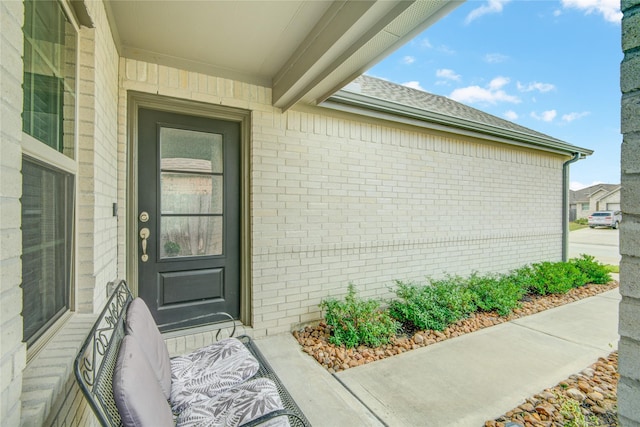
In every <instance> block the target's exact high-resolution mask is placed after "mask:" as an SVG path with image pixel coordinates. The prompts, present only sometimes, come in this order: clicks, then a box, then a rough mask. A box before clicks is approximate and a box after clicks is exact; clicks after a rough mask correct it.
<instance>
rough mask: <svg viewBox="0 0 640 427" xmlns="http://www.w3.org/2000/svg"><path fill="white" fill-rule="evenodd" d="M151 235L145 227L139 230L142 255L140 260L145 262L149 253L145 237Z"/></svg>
mask: <svg viewBox="0 0 640 427" xmlns="http://www.w3.org/2000/svg"><path fill="white" fill-rule="evenodd" d="M150 235H151V232H150V231H149V229H148V228H147V227H145V228H143V229H142V230H140V238H141V239H142V256H141V257H140V260H141V261H142V262H147V261H148V260H149V255H147V239H148V238H149V236H150Z"/></svg>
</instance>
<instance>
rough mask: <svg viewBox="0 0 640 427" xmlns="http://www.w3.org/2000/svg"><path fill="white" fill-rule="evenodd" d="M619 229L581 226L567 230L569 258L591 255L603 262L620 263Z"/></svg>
mask: <svg viewBox="0 0 640 427" xmlns="http://www.w3.org/2000/svg"><path fill="white" fill-rule="evenodd" d="M619 236H620V230H611V229H609V228H582V229H580V230H576V231H571V232H569V258H575V257H579V256H580V254H587V255H592V256H594V257H595V258H596V260H598V261H600V262H601V263H603V264H612V265H619V264H620V237H619Z"/></svg>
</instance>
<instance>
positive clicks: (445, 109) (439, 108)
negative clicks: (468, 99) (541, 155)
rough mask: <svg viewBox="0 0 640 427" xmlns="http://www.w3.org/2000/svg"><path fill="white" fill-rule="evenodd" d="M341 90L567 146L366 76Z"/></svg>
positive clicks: (445, 100) (437, 97)
mask: <svg viewBox="0 0 640 427" xmlns="http://www.w3.org/2000/svg"><path fill="white" fill-rule="evenodd" d="M342 90H344V91H346V92H352V93H358V94H361V95H365V96H368V97H372V98H378V99H381V100H385V101H391V102H395V103H398V104H402V105H406V106H410V107H414V108H418V109H420V110H424V111H428V112H431V113H437V114H441V115H445V116H449V117H455V118H458V119H462V120H466V121H469V122H474V123H479V124H483V125H488V126H493V127H496V128H499V129H505V130H509V131H515V132H519V133H522V134H524V135H530V136H533V137H539V138H546V139H548V140H552V141H557V142H559V143H563V144H566V142H564V141H562V140H559V139H556V138H554V137H551V136H549V135H546V134H543V133H540V132H537V131H535V130H532V129H529V128H526V127H524V126H520V125H517V124H515V123H513V122H510V121H508V120H504V119H501V118H499V117H496V116H493V115H491V114H488V113H485V112H483V111H480V110H478V109H475V108H473V107H469V106H467V105H464V104H461V103H459V102H456V101H454V100H452V99H449V98H447V97H444V96H440V95H434V94H432V93H428V92H424V91H422V90H418V89H413V88H409V87H406V86H402V85H399V84H397V83H392V82H389V81H387V80H382V79H378V78H375V77H371V76H367V75H362V76H360V77H358V78H356V79H355V80H354V81H353V82H351V83H350V84H348V85H347V86H345V87H344V88H343V89H342Z"/></svg>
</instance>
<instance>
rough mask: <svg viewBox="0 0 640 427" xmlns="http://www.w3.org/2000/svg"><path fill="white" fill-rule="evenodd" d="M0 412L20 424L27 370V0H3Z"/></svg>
mask: <svg viewBox="0 0 640 427" xmlns="http://www.w3.org/2000/svg"><path fill="white" fill-rule="evenodd" d="M0 16H2V20H0V22H1V23H0V52H1V53H2V63H1V65H0V94H1V95H0V96H1V100H0V307H1V309H0V396H1V397H0V414H1V417H2V425H3V426H17V425H19V424H20V408H21V404H20V392H21V389H22V370H23V368H24V366H25V363H26V346H25V344H24V343H22V316H21V315H20V312H21V309H22V290H21V289H20V282H21V281H22V264H21V262H20V255H21V253H20V248H21V247H22V234H21V232H20V218H21V215H20V196H21V193H22V176H21V173H20V165H21V164H22V150H21V147H20V141H21V139H22V117H21V113H22V88H21V85H22V52H23V41H22V22H23V19H24V18H23V16H24V9H23V5H22V2H8V1H2V2H0Z"/></svg>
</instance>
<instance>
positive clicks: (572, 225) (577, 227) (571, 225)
mask: <svg viewBox="0 0 640 427" xmlns="http://www.w3.org/2000/svg"><path fill="white" fill-rule="evenodd" d="M587 227H588V225H586V224H578V223H577V222H570V223H569V231H575V230H580V229H581V228H587Z"/></svg>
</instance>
